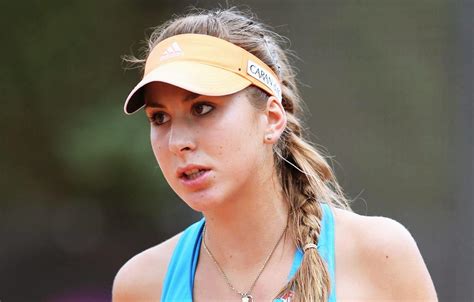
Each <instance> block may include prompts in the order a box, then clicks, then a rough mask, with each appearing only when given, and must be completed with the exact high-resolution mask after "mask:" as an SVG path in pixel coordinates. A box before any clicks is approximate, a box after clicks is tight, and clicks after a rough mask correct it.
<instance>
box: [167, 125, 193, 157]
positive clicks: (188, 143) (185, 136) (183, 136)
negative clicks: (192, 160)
mask: <svg viewBox="0 0 474 302" xmlns="http://www.w3.org/2000/svg"><path fill="white" fill-rule="evenodd" d="M168 146H169V149H170V151H171V152H173V153H174V154H176V155H183V154H185V153H188V152H189V151H192V150H194V149H195V148H196V144H195V142H194V138H193V131H192V130H191V129H190V128H189V127H186V126H184V125H181V126H180V125H177V124H175V125H173V126H172V127H171V129H170V132H169V141H168Z"/></svg>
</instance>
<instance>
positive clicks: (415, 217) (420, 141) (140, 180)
mask: <svg viewBox="0 0 474 302" xmlns="http://www.w3.org/2000/svg"><path fill="white" fill-rule="evenodd" d="M228 2H229V4H230V5H239V6H242V5H246V6H243V7H244V8H246V7H250V8H251V9H252V10H253V11H254V12H255V13H256V14H257V15H258V16H259V17H260V19H262V20H263V21H264V22H266V23H268V24H270V25H272V26H273V27H274V28H275V29H276V30H277V31H278V32H279V33H280V34H283V35H285V36H287V37H288V38H289V39H290V40H291V45H290V47H291V49H293V50H295V51H296V53H297V55H298V56H299V58H300V60H296V61H295V62H294V63H295V65H296V67H297V68H298V69H299V78H300V81H301V84H302V85H301V89H302V93H303V96H304V98H305V100H306V102H307V118H306V126H307V127H308V128H309V130H310V131H311V138H312V139H313V140H314V141H315V142H316V143H317V144H320V145H322V146H324V147H325V148H326V149H327V150H328V152H329V153H330V154H331V155H333V156H334V168H335V169H336V172H337V175H338V178H339V180H340V182H341V184H342V185H343V187H344V188H345V190H346V192H347V193H348V195H349V197H351V198H354V199H356V200H355V202H354V203H353V208H354V210H355V211H356V212H357V213H360V214H363V215H370V216H375V215H377V216H386V217H391V218H393V219H395V220H397V221H399V222H401V223H402V224H403V225H405V226H406V227H407V228H408V230H409V231H410V232H411V234H412V235H413V237H414V238H415V240H416V241H417V243H418V246H419V248H420V250H421V253H422V255H423V257H424V259H425V262H426V264H427V266H428V269H429V271H430V273H431V276H432V278H433V281H434V282H435V286H436V289H437V292H438V295H439V297H440V301H474V295H473V287H472V284H473V283H474V272H473V271H474V268H473V267H474V260H473V254H474V235H473V220H472V217H473V213H474V207H473V198H472V197H473V189H472V185H473V156H472V154H473V140H472V138H473V132H472V117H473V105H472V104H473V82H474V71H473V70H474V66H473V52H474V51H473V50H474V48H473V16H474V11H473V3H474V1H454V0H453V1H448V0H444V1H441V0H417V1H408V0H398V1H395V0H372V1H367V0H366V1H363V0H358V1H356V0H347V1H336V0H331V1H329V0H328V1H321V0H318V1H309V0H307V1H304V0H300V1H290V0H281V1H269V0H266V1H256V0H255V1H251V0H248V1H228ZM189 5H195V6H197V7H203V8H211V7H215V6H217V5H221V6H224V7H225V6H227V4H226V2H225V1H181V2H178V1H171V0H168V1H148V0H135V1H132V0H117V1H111V0H106V1H94V0H83V1H57V0H50V1H33V0H30V1H4V2H2V4H0V11H1V18H0V22H1V23H0V25H1V27H0V28H1V29H0V30H1V41H2V44H1V45H2V47H1V48H0V54H1V57H2V58H3V59H2V66H1V68H0V70H1V72H0V79H1V84H0V87H1V93H0V98H1V104H2V105H3V107H2V110H1V112H0V134H1V136H0V137H1V141H2V143H1V148H0V167H1V168H0V171H1V172H0V190H1V194H0V236H1V237H0V239H1V245H0V300H1V301H2V302H10V301H48V302H65V301H109V300H110V297H111V287H112V282H113V278H114V276H115V274H116V272H117V271H118V269H119V268H120V267H121V266H122V265H123V264H124V263H125V262H126V261H127V260H128V259H129V258H130V257H132V256H133V255H135V254H136V253H138V252H140V251H142V250H144V249H146V248H149V247H151V246H153V245H155V244H158V243H159V242H161V241H162V240H164V239H166V238H168V237H170V236H172V235H174V234H175V233H177V232H179V231H181V230H182V229H184V228H185V227H186V226H187V225H188V224H190V223H191V222H192V221H195V220H196V219H198V218H199V217H200V215H199V213H194V212H193V211H191V210H190V209H189V208H187V207H186V206H185V205H184V203H183V202H182V201H180V200H179V198H178V197H177V196H176V195H175V194H174V193H173V192H172V191H171V190H170V189H169V187H168V185H167V184H166V181H165V180H164V178H163V177H162V174H161V172H160V169H159V167H158V165H157V164H156V161H155V159H154V156H153V154H152V151H151V147H150V145H149V141H148V127H149V126H148V123H147V121H146V118H145V115H144V114H143V112H142V113H139V114H136V115H133V116H131V117H126V116H125V115H124V114H123V112H122V106H123V101H124V98H125V97H126V95H127V94H128V92H129V91H130V89H131V88H132V87H133V86H134V85H135V83H136V82H137V81H138V80H139V79H140V74H139V73H138V71H137V70H132V71H126V70H124V65H123V64H122V62H121V59H120V57H121V55H124V54H130V53H132V52H133V53H138V50H139V48H140V46H141V44H140V42H141V41H142V40H143V39H144V38H145V36H146V34H149V33H150V30H147V29H149V28H150V27H152V26H156V25H159V24H161V23H162V22H163V21H165V20H167V19H169V18H170V17H171V16H172V15H173V14H176V13H181V12H183V11H184V9H185V8H186V7H188V6H189Z"/></svg>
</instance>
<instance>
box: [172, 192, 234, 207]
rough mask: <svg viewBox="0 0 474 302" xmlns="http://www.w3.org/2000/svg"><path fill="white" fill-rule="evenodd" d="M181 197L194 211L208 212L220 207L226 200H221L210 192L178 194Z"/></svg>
mask: <svg viewBox="0 0 474 302" xmlns="http://www.w3.org/2000/svg"><path fill="white" fill-rule="evenodd" d="M178 195H179V197H180V198H181V199H182V200H183V201H184V202H185V203H186V204H187V205H188V206H189V207H190V208H191V209H193V210H194V211H197V212H206V211H209V210H211V209H214V208H216V207H218V206H220V205H221V204H222V203H223V200H225V199H224V198H222V197H221V198H219V197H217V196H216V195H214V194H209V192H191V193H189V192H188V193H185V194H178Z"/></svg>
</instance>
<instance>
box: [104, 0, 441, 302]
mask: <svg viewBox="0 0 474 302" xmlns="http://www.w3.org/2000/svg"><path fill="white" fill-rule="evenodd" d="M281 42H282V38H281V37H279V36H278V35H277V34H275V33H274V32H272V31H271V30H270V29H268V28H267V27H266V26H264V25H263V24H261V23H260V22H258V21H257V20H256V19H255V18H254V17H253V16H251V15H246V14H244V13H242V12H240V11H238V10H237V9H235V8H231V9H226V10H213V11H193V12H191V13H190V14H188V15H185V16H181V17H176V18H175V19H173V20H170V21H168V22H167V23H165V24H164V25H162V26H161V27H158V28H156V29H155V31H154V32H153V33H152V35H151V37H150V39H149V45H148V46H149V47H148V51H147V53H146V54H145V56H144V59H137V58H131V59H130V58H129V61H132V62H134V63H139V64H144V77H143V79H142V81H141V82H140V83H139V84H138V85H137V86H136V87H135V88H134V89H133V90H132V92H131V93H130V95H129V97H128V98H127V101H126V103H125V112H126V113H127V114H131V113H133V112H136V111H137V110H139V109H141V108H142V107H144V111H145V113H146V115H147V117H148V119H149V120H150V123H151V135H150V139H151V145H152V149H153V152H154V154H155V157H156V159H157V161H158V163H159V165H160V168H161V169H162V171H163V175H164V176H165V178H166V180H167V181H168V183H169V185H170V186H171V187H172V188H173V190H174V191H175V192H176V193H177V194H178V195H179V196H180V198H182V199H183V201H184V202H186V203H187V204H188V205H189V206H190V207H191V208H192V209H194V210H196V211H200V212H202V213H203V216H204V218H203V219H202V220H201V221H199V222H197V223H195V224H193V225H192V226H190V227H188V228H187V229H186V230H185V231H184V232H182V233H180V234H178V235H176V236H174V237H173V238H171V239H169V240H167V241H165V242H163V243H161V244H159V245H157V246H154V247H152V248H150V249H148V250H146V251H144V252H142V253H140V254H138V255H136V256H135V257H133V258H132V259H130V260H129V261H128V262H127V263H126V264H125V265H124V266H123V267H122V268H121V269H120V271H119V272H118V273H117V276H116V277H115V280H114V286H113V300H114V301H115V302H122V301H157V300H159V299H161V300H162V301H191V300H193V301H269V300H276V301H336V299H337V300H339V301H367V300H370V301H436V300H437V298H436V293H435V289H434V286H433V283H432V281H431V278H430V276H429V273H428V270H427V268H426V266H425V264H424V261H423V259H422V257H421V255H420V252H419V250H418V248H417V245H416V243H415V241H414V240H413V238H412V236H411V235H410V233H409V232H408V231H407V230H406V228H404V227H403V226H402V225H401V224H399V223H398V222H396V221H394V220H391V219H388V218H384V217H365V216H361V215H357V214H355V213H353V212H352V211H351V209H350V207H349V204H348V201H347V200H346V198H345V197H344V194H343V192H342V190H341V188H340V187H339V185H338V183H337V181H336V178H335V176H334V173H333V171H332V170H331V168H330V166H329V165H328V163H327V162H326V160H325V159H324V157H323V156H322V155H321V154H320V153H319V152H318V151H317V150H316V149H315V148H314V147H313V146H312V145H311V144H310V143H309V142H307V141H306V140H305V139H304V138H303V136H302V130H303V128H302V126H301V123H300V120H299V118H298V115H299V114H300V113H301V102H302V100H301V98H300V96H299V92H298V89H297V87H296V79H295V71H294V69H293V67H292V66H291V65H290V63H289V60H288V56H287V52H286V51H284V50H283V48H282V47H281V46H280V44H281ZM336 263H337V266H336Z"/></svg>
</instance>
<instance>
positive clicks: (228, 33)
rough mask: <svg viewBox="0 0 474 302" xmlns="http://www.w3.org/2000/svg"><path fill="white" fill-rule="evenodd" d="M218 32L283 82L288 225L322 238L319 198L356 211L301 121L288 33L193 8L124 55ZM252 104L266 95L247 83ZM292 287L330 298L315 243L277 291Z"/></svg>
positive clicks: (277, 156) (298, 238)
mask: <svg viewBox="0 0 474 302" xmlns="http://www.w3.org/2000/svg"><path fill="white" fill-rule="evenodd" d="M185 33H196V34H206V35H211V36H215V37H218V38H221V39H224V40H227V41H229V42H231V43H233V44H235V45H237V46H240V47H242V48H244V49H245V50H247V51H249V52H250V53H252V54H254V55H255V56H257V57H258V58H260V59H261V60H262V61H263V62H265V63H266V64H267V65H268V66H269V67H270V68H272V69H273V71H274V72H275V73H276V74H277V75H278V77H279V79H280V81H281V84H282V96H283V100H282V104H283V107H284V108H285V111H286V112H287V119H288V121H287V127H286V129H285V130H284V132H283V134H282V136H281V137H280V139H279V141H278V143H277V144H275V145H274V146H273V150H274V162H275V168H276V171H277V174H278V178H279V181H280V184H281V186H282V189H283V194H284V197H285V199H286V200H287V201H288V202H289V209H290V211H289V217H288V229H289V232H290V236H291V238H292V239H293V240H294V243H295V244H296V245H297V246H298V247H299V248H301V249H302V248H303V247H304V246H305V245H306V244H308V243H314V244H317V243H318V238H319V234H320V232H321V220H322V208H321V203H322V202H324V203H328V204H330V205H333V206H335V207H338V208H343V209H346V210H349V211H352V210H351V208H350V206H349V202H348V200H347V199H346V197H345V196H344V193H343V191H342V189H341V187H340V186H339V184H338V182H337V180H336V177H335V175H334V172H333V170H332V169H331V167H330V166H329V164H328V163H327V161H326V159H325V158H324V156H323V155H322V153H321V152H319V151H318V150H317V148H316V147H314V146H312V145H311V144H310V143H309V142H308V141H307V140H306V139H305V138H304V137H303V129H302V126H301V121H300V119H299V118H298V115H299V114H300V113H301V104H302V102H303V100H302V99H301V97H300V94H299V91H298V88H297V86H296V72H295V70H294V68H293V67H292V65H291V64H290V61H289V56H290V55H291V53H290V52H289V51H288V50H284V49H283V47H282V46H281V45H283V44H284V42H285V39H284V38H283V37H281V36H280V35H278V34H276V33H275V32H273V31H272V30H271V29H270V28H268V27H267V26H265V25H264V24H262V23H261V22H259V21H258V20H257V19H256V17H255V16H254V15H253V14H252V13H251V12H245V13H244V12H242V11H240V10H238V9H237V8H235V7H232V8H227V9H214V10H198V9H191V10H190V11H189V12H188V13H187V14H186V15H183V16H177V17H175V18H173V19H171V20H169V21H167V22H166V23H164V24H163V25H161V26H159V27H156V28H154V30H153V32H152V34H151V35H150V37H149V38H148V39H147V47H146V49H145V52H144V54H143V56H142V57H141V58H137V57H134V56H126V57H124V60H125V61H127V62H129V63H132V64H138V65H139V66H142V67H143V66H144V64H145V62H146V58H147V57H148V55H149V53H150V52H151V50H152V49H153V48H154V47H155V45H156V44H158V43H159V42H160V41H162V40H164V39H166V38H168V37H171V36H174V35H178V34H185ZM247 93H248V95H249V96H250V97H249V99H250V100H251V103H252V105H253V106H254V107H255V108H257V109H263V107H264V106H265V104H266V100H267V99H268V95H267V93H266V92H264V91H263V90H260V89H259V88H257V87H255V86H250V87H248V88H247ZM289 290H292V291H294V293H295V295H294V297H293V301H327V300H328V297H329V292H330V290H331V284H330V278H329V272H328V269H327V266H326V263H325V261H324V260H323V259H322V257H321V256H320V255H319V253H318V251H317V250H316V249H308V250H307V251H306V252H305V253H304V256H303V260H302V263H301V266H300V268H299V269H298V271H297V273H296V274H295V276H294V277H293V278H292V279H291V280H290V281H289V282H288V284H287V285H286V286H285V287H284V288H282V289H281V291H280V292H279V293H278V296H277V297H280V296H282V295H284V294H285V293H287V292H288V291H289Z"/></svg>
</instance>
